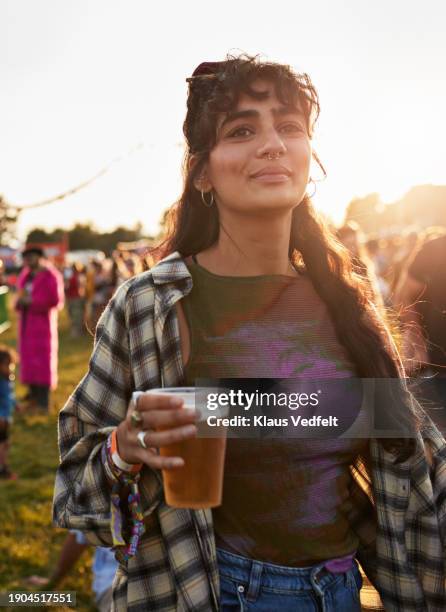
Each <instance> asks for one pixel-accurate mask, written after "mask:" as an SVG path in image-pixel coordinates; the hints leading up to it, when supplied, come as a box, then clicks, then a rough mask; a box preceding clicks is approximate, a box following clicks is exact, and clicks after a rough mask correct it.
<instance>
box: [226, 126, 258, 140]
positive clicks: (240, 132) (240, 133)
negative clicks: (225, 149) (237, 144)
mask: <svg viewBox="0 0 446 612" xmlns="http://www.w3.org/2000/svg"><path fill="white" fill-rule="evenodd" d="M251 134H253V131H252V129H251V128H249V127H238V128H235V130H232V132H230V133H229V134H228V136H229V138H244V137H246V136H251Z"/></svg>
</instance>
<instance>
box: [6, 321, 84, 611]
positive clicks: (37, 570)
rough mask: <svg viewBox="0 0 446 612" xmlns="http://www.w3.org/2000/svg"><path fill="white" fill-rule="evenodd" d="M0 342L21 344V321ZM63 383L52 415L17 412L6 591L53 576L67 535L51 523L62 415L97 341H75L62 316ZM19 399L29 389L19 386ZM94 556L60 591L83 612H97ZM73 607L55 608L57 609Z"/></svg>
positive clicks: (9, 496)
mask: <svg viewBox="0 0 446 612" xmlns="http://www.w3.org/2000/svg"><path fill="white" fill-rule="evenodd" d="M11 319H12V327H11V328H10V329H9V330H8V331H6V332H4V333H3V334H1V336H0V341H1V342H3V343H5V344H8V345H10V346H13V347H15V346H16V337H17V335H16V320H15V316H14V313H11ZM59 342H60V347H59V385H58V388H57V390H55V391H54V392H53V394H52V406H51V412H50V414H49V415H48V416H46V415H26V414H17V413H16V415H15V417H14V423H13V425H12V429H11V453H10V463H11V467H12V469H13V471H14V472H16V473H17V474H18V476H19V478H18V480H16V481H9V482H5V481H0V526H1V527H0V591H6V590H20V589H24V588H25V589H26V590H28V589H27V588H26V587H25V586H24V582H23V580H24V579H25V578H26V577H27V576H30V575H32V574H40V575H44V576H45V575H48V574H49V573H50V571H51V569H52V568H53V567H54V565H55V564H56V561H57V557H58V553H59V550H60V547H61V545H62V542H63V541H64V538H65V535H66V531H65V530H62V529H56V528H54V527H53V526H52V524H51V506H52V498H53V487H54V477H55V472H56V468H57V465H58V462H59V458H58V449H57V414H58V412H59V410H60V409H61V408H62V407H63V405H64V404H65V402H66V400H67V398H68V396H69V395H70V394H71V392H72V391H73V389H74V387H75V386H76V384H77V383H78V382H79V380H80V379H81V378H82V376H83V375H84V374H85V371H86V367H87V363H88V358H89V355H90V352H91V348H92V343H93V340H92V337H91V336H89V335H87V336H86V337H83V338H80V339H73V338H71V337H70V335H69V321H68V319H67V316H66V314H65V312H62V313H61V314H60V325H59ZM16 393H17V396H18V397H20V396H23V395H24V394H25V388H24V387H22V386H21V385H20V384H19V383H18V384H17V386H16ZM91 558H92V552H91V551H88V552H87V553H84V556H83V557H82V558H81V559H80V561H79V562H78V564H77V565H76V567H75V568H74V570H73V571H72V573H71V575H70V576H68V577H67V578H66V579H65V581H64V582H63V584H62V585H61V586H60V587H59V589H62V590H70V591H76V592H77V605H76V609H77V610H94V609H95V608H94V606H93V605H92V604H91V601H92V590H91V570H90V568H91ZM68 609H69V608H63V607H59V608H56V607H52V608H51V610H68Z"/></svg>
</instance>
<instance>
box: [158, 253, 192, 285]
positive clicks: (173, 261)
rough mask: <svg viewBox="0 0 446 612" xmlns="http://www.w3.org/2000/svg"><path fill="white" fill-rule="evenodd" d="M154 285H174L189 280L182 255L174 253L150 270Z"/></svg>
mask: <svg viewBox="0 0 446 612" xmlns="http://www.w3.org/2000/svg"><path fill="white" fill-rule="evenodd" d="M150 272H151V274H152V278H153V282H154V283H155V285H164V284H166V283H176V282H179V281H182V280H186V279H189V280H190V279H191V275H190V273H189V270H188V269H187V266H186V264H185V263H184V259H183V257H182V255H181V254H180V253H179V252H178V251H175V252H174V253H171V254H170V255H168V256H167V257H165V258H164V259H162V260H161V261H159V262H158V263H157V264H156V266H154V267H153V268H152V269H151V270H150Z"/></svg>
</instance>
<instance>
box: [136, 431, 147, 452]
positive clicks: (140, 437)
mask: <svg viewBox="0 0 446 612" xmlns="http://www.w3.org/2000/svg"><path fill="white" fill-rule="evenodd" d="M146 433H147V431H146V430H145V429H141V431H138V434H137V436H136V438H137V440H138V444H139V445H140V447H141V448H144V449H146V448H147V445H146V441H145V440H144V436H145V435H146Z"/></svg>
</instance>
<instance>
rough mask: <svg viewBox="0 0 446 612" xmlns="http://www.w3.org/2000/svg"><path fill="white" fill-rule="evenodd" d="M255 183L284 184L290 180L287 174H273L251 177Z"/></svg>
mask: <svg viewBox="0 0 446 612" xmlns="http://www.w3.org/2000/svg"><path fill="white" fill-rule="evenodd" d="M252 178H253V179H254V180H255V181H258V182H260V183H284V182H285V181H289V180H290V176H289V174H278V173H276V172H273V173H271V174H259V175H258V176H253V177H252Z"/></svg>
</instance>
